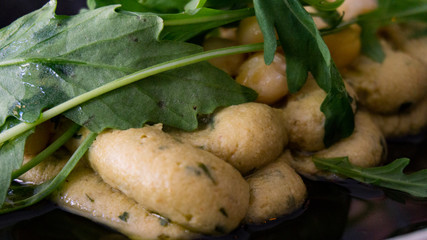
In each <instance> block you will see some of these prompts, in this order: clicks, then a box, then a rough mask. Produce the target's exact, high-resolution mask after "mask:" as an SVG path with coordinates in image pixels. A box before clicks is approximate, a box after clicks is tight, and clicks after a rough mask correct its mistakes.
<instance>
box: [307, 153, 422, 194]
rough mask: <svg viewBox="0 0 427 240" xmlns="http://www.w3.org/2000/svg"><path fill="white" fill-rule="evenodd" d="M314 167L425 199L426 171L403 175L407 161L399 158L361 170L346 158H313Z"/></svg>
mask: <svg viewBox="0 0 427 240" xmlns="http://www.w3.org/2000/svg"><path fill="white" fill-rule="evenodd" d="M313 162H314V163H315V164H316V167H317V168H319V169H321V170H325V171H330V172H333V173H336V174H340V175H344V176H346V177H350V178H353V179H355V180H357V181H359V182H364V183H368V184H372V185H376V186H380V187H385V188H389V189H394V190H399V191H402V192H405V193H408V194H410V195H412V196H414V197H420V198H426V197H427V169H424V170H420V171H418V172H415V173H411V174H408V175H407V174H404V173H403V170H404V168H405V167H406V166H407V165H408V164H409V159H407V158H399V159H396V160H395V161H393V162H391V163H389V164H388V165H385V166H381V167H372V168H362V167H357V166H353V165H351V163H350V162H349V160H348V158H347V157H343V158H331V159H323V158H313Z"/></svg>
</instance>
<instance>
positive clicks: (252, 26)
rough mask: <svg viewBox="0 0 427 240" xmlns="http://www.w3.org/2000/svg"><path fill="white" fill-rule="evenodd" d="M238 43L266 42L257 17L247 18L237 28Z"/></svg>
mask: <svg viewBox="0 0 427 240" xmlns="http://www.w3.org/2000/svg"><path fill="white" fill-rule="evenodd" d="M237 41H238V42H239V43H240V44H251V43H260V42H264V37H263V35H262V32H261V28H260V27H259V25H258V22H257V19H256V17H250V18H245V19H243V20H242V21H241V22H240V24H239V27H238V28H237Z"/></svg>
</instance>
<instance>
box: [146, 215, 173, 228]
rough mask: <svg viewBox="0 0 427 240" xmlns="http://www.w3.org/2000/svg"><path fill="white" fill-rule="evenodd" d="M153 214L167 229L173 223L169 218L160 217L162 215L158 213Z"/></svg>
mask: <svg viewBox="0 0 427 240" xmlns="http://www.w3.org/2000/svg"><path fill="white" fill-rule="evenodd" d="M151 214H152V215H154V216H155V217H157V218H158V219H159V223H160V225H162V226H163V227H166V226H167V225H169V223H170V222H171V221H170V219H169V218H167V217H163V216H162V215H160V214H158V213H156V212H152V213H151Z"/></svg>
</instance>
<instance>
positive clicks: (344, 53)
mask: <svg viewBox="0 0 427 240" xmlns="http://www.w3.org/2000/svg"><path fill="white" fill-rule="evenodd" d="M360 32H361V29H360V27H359V26H358V25H356V24H353V25H351V26H350V27H348V28H346V29H344V30H342V31H340V32H337V33H334V34H331V35H327V36H324V37H323V40H324V41H325V43H326V45H327V46H328V48H329V51H330V52H331V56H332V59H333V60H334V62H335V65H336V66H337V67H338V68H342V67H346V66H348V65H349V64H350V63H352V62H353V61H354V60H355V59H356V58H357V57H358V56H359V54H360V49H361V43H360Z"/></svg>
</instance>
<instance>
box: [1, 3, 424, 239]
mask: <svg viewBox="0 0 427 240" xmlns="http://www.w3.org/2000/svg"><path fill="white" fill-rule="evenodd" d="M45 2H47V0H46V1H39V0H38V1H35V0H33V1H28V0H14V1H7V3H6V1H1V2H0V27H3V26H5V25H7V24H9V23H10V22H11V21H13V20H14V19H15V18H16V17H19V16H22V15H23V14H25V13H28V12H30V11H32V10H33V9H37V8H39V7H41V6H42V5H43V4H44V3H45ZM85 2H86V1H84V0H79V1H77V0H75V1H71V0H63V1H59V6H58V13H59V14H73V13H76V12H77V9H78V8H79V6H82V5H84V4H85ZM426 156H427V137H426V134H421V135H418V136H416V137H411V138H406V139H400V140H395V141H390V142H389V157H388V158H389V160H393V159H396V158H399V157H409V158H411V160H412V161H411V164H410V166H409V167H408V168H407V169H406V170H407V171H409V172H411V171H415V170H417V169H422V168H427V161H426ZM306 184H307V187H308V191H309V200H308V201H307V203H306V207H305V208H304V209H302V210H301V211H300V212H298V213H296V214H294V215H292V216H286V217H283V218H281V219H277V220H274V221H271V222H269V223H267V224H264V225H259V226H241V227H239V228H238V229H237V230H235V231H234V232H233V233H232V234H230V235H228V236H225V237H219V238H206V239H230V240H231V239H285V238H287V239H384V238H387V237H391V236H395V235H401V234H405V233H408V232H412V231H414V230H417V229H425V228H427V201H426V200H424V201H422V200H419V199H418V200H417V199H410V198H408V197H407V196H403V195H402V194H400V193H396V192H392V191H386V192H383V191H382V190H380V189H377V188H373V187H370V186H366V185H363V184H359V183H356V182H353V181H344V182H341V183H329V182H322V181H317V182H314V181H310V180H306ZM424 235H425V236H424V237H425V238H426V239H427V233H426V232H425V231H424ZM0 239H2V240H3V239H11V240H12V239H13V240H27V239H31V240H37V239H44V240H45V239H46V240H49V239H127V238H126V237H125V236H123V235H121V234H118V233H116V232H114V231H112V230H110V229H108V228H105V227H104V226H101V225H98V224H96V223H93V222H91V221H90V220H87V219H84V218H81V217H78V216H75V215H72V214H69V213H66V212H63V211H61V210H59V209H57V207H56V206H55V205H54V204H52V203H50V202H48V201H43V202H41V203H40V204H37V205H35V206H33V207H31V208H28V209H24V210H21V211H18V212H14V213H10V214H5V215H0Z"/></svg>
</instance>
